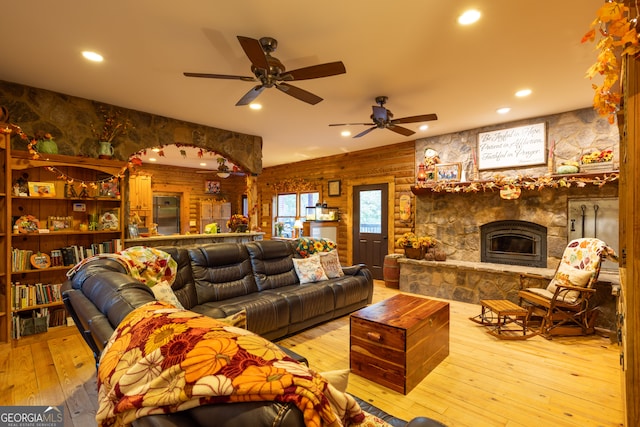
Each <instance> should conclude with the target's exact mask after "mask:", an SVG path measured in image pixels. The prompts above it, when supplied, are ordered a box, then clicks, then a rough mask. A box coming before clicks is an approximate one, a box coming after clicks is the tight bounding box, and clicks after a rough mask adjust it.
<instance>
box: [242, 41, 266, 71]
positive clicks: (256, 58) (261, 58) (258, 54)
mask: <svg viewBox="0 0 640 427" xmlns="http://www.w3.org/2000/svg"><path fill="white" fill-rule="evenodd" d="M237 37H238V41H239V42H240V46H242V49H243V50H244V53H245V54H246V55H247V57H248V58H249V61H251V63H252V64H253V65H254V66H255V67H257V68H262V69H263V70H268V69H269V62H268V61H267V56H266V55H265V54H264V51H263V50H262V45H261V44H260V42H259V41H258V40H256V39H252V38H250V37H244V36H237Z"/></svg>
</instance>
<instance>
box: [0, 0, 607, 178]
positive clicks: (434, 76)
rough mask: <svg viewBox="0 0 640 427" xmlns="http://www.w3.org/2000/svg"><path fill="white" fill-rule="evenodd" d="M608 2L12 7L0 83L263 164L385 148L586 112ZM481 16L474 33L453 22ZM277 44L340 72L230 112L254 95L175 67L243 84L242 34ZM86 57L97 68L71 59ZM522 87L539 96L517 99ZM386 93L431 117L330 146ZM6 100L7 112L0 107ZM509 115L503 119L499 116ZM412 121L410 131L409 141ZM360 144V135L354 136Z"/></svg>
mask: <svg viewBox="0 0 640 427" xmlns="http://www.w3.org/2000/svg"><path fill="white" fill-rule="evenodd" d="M601 4H602V0H563V1H557V0H553V1H552V0H539V1H524V0H469V1H467V0H455V1H454V0H448V1H443V0H439V1H435V0H395V1H389V0H366V1H365V0H346V1H345V0H324V1H319V2H308V1H300V0H280V1H277V2H268V1H264V0H236V1H212V0H187V1H183V2H175V1H168V0H135V1H131V0H112V1H108V2H105V1H101V2H98V1H71V0H60V1H50V0H20V1H11V2H5V4H3V8H2V15H3V20H2V24H0V28H1V29H2V34H3V35H4V41H3V42H0V58H2V61H1V63H2V66H1V67H0V80H6V81H10V82H15V83H21V84H25V85H29V86H34V87H39V88H45V89H49V90H53V91H56V92H61V93H65V94H70V95H74V96H79V97H83V98H88V99H94V100H98V101H101V102H105V103H109V104H114V105H117V106H121V107H126V108H130V109H135V110H141V111H146V112H150V113H153V114H158V115H163V116H167V117H172V118H176V119H179V120H186V121H189V122H194V123H199V124H203V125H208V126H212V127H217V128H221V129H229V130H233V131H238V132H242V133H247V134H251V135H259V136H261V137H262V138H263V143H264V145H263V166H264V167H268V166H273V165H278V164H284V163H289V162H295V161H300V160H306V159H311V158H317V157H323V156H328V155H334V154H339V153H343V152H352V151H357V150H362V149H367V148H372V147H376V146H381V145H386V144H394V143H398V142H403V141H407V140H412V139H416V138H420V137H425V136H433V135H441V134H446V133H452V132H457V131H461V130H467V129H473V128H476V127H482V126H487V125H493V124H498V123H502V122H509V121H513V120H518V119H524V118H531V117H538V116H542V115H547V114H554V113H559V112H564V111H570V110H574V109H578V108H584V107H588V106H590V105H591V102H592V98H593V91H592V89H591V82H590V81H589V80H588V79H586V78H585V77H584V76H585V72H586V70H587V68H588V67H589V66H590V65H591V64H592V63H593V62H595V59H596V53H595V51H594V49H595V46H594V44H591V43H590V44H584V45H583V44H581V43H580V39H581V37H582V35H583V34H584V33H585V32H586V31H587V30H588V29H589V25H590V24H591V22H592V21H593V20H594V18H595V12H596V10H597V9H598V8H599V7H600V5H601ZM469 7H473V8H476V9H477V10H479V11H480V12H481V13H482V17H481V19H480V21H478V22H477V23H476V24H475V25H472V26H469V27H461V26H459V25H458V24H457V22H456V19H457V17H458V15H459V14H460V13H461V12H463V11H464V10H465V9H467V8H469ZM237 35H243V36H247V37H251V38H255V39H259V38H260V37H262V36H271V37H274V38H276V39H277V40H278V42H279V46H278V49H277V50H276V52H275V53H274V54H273V56H275V57H277V58H278V59H280V60H281V61H282V62H283V63H284V65H285V66H286V68H287V69H290V70H291V69H296V68H301V67H307V66H311V65H316V64H320V63H325V62H332V61H342V62H344V64H345V66H346V69H347V73H346V74H343V75H338V76H333V77H327V78H322V79H315V80H305V81H300V82H294V85H296V86H298V87H300V88H302V89H305V90H307V91H310V92H312V93H315V94H316V95H319V96H321V97H322V98H324V101H322V102H320V103H319V104H317V105H315V106H313V105H309V104H306V103H304V102H301V101H299V100H297V99H295V98H292V97H290V96H288V95H286V94H284V93H282V92H280V91H278V90H277V89H275V88H272V89H267V90H265V91H264V92H263V93H262V94H261V95H260V96H259V97H258V99H257V100H258V101H260V102H261V103H262V104H263V109H262V110H261V111H253V110H250V109H249V108H248V107H246V106H245V107H236V106H235V103H236V102H237V101H238V100H239V99H240V98H241V97H242V96H243V95H244V94H245V93H246V92H247V91H248V90H249V89H251V88H252V87H253V85H254V84H253V83H248V82H244V81H239V80H218V79H215V80H214V79H198V78H188V77H184V76H183V74H182V73H183V72H184V71H189V72H203V73H217V74H233V75H246V76H251V75H252V73H251V71H250V62H249V60H248V59H247V57H246V56H245V54H244V51H243V50H242V48H241V46H240V44H239V42H238V40H237V38H236V36H237ZM82 50H95V51H98V52H99V53H101V54H102V55H103V56H104V57H105V61H104V62H103V63H102V64H93V63H88V62H87V61H85V60H84V59H83V58H82V57H81V55H80V52H81V51H82ZM522 88H530V89H531V90H532V91H533V93H532V95H531V96H529V97H528V98H525V99H519V98H516V97H514V93H515V92H516V91H517V90H519V89H522ZM378 95H386V96H388V97H389V101H388V103H387V105H386V107H387V108H388V109H390V110H391V111H393V113H394V117H395V118H401V117H406V116H414V115H419V114H428V113H437V114H438V118H439V119H438V120H437V121H435V122H430V123H429V124H430V128H429V129H428V130H427V131H426V132H421V131H417V133H416V134H415V135H413V136H412V137H403V136H402V135H399V134H397V133H395V132H391V131H389V130H386V129H376V130H374V131H373V132H371V133H369V134H368V135H366V136H365V137H362V138H358V139H353V138H344V137H341V136H340V131H341V130H343V128H341V127H329V126H328V124H330V123H348V122H369V121H370V119H369V115H370V114H371V106H372V105H375V103H374V98H375V97H376V96H378ZM0 104H2V102H1V100H0ZM504 106H509V107H511V108H512V110H511V112H510V113H509V114H507V115H502V116H501V115H498V114H496V109H497V108H500V107H504ZM418 125H419V123H417V124H411V125H406V127H408V128H410V129H412V130H417V127H418ZM345 128H349V130H351V131H352V133H353V134H354V135H355V134H357V133H359V132H360V131H362V130H365V129H366V127H365V126H351V127H345Z"/></svg>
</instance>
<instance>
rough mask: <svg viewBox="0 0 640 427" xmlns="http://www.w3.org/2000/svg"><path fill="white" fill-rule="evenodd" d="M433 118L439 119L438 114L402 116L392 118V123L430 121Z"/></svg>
mask: <svg viewBox="0 0 640 427" xmlns="http://www.w3.org/2000/svg"><path fill="white" fill-rule="evenodd" d="M432 120H438V116H437V115H436V114H423V115H421V116H411V117H402V118H400V119H393V120H391V123H392V124H395V123H417V122H430V121H432Z"/></svg>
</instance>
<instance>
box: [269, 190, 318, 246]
mask: <svg viewBox="0 0 640 427" xmlns="http://www.w3.org/2000/svg"><path fill="white" fill-rule="evenodd" d="M319 198H320V193H317V192H316V193H286V194H278V195H277V197H276V209H275V212H274V214H275V222H281V223H282V224H284V227H283V230H282V237H293V224H294V223H295V222H296V218H300V219H302V220H303V221H304V219H305V213H306V208H307V207H308V206H315V205H316V203H317V202H318V199H319ZM274 234H275V231H274Z"/></svg>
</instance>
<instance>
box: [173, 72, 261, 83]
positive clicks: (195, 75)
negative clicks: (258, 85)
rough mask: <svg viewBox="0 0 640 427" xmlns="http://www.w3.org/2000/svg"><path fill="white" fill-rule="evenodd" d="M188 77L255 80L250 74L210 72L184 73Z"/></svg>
mask: <svg viewBox="0 0 640 427" xmlns="http://www.w3.org/2000/svg"><path fill="white" fill-rule="evenodd" d="M182 74H184V75H185V76H186V77H203V78H205V79H228V80H242V81H245V82H255V81H256V78H255V77H249V76H233V75H229V74H209V73H182Z"/></svg>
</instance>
